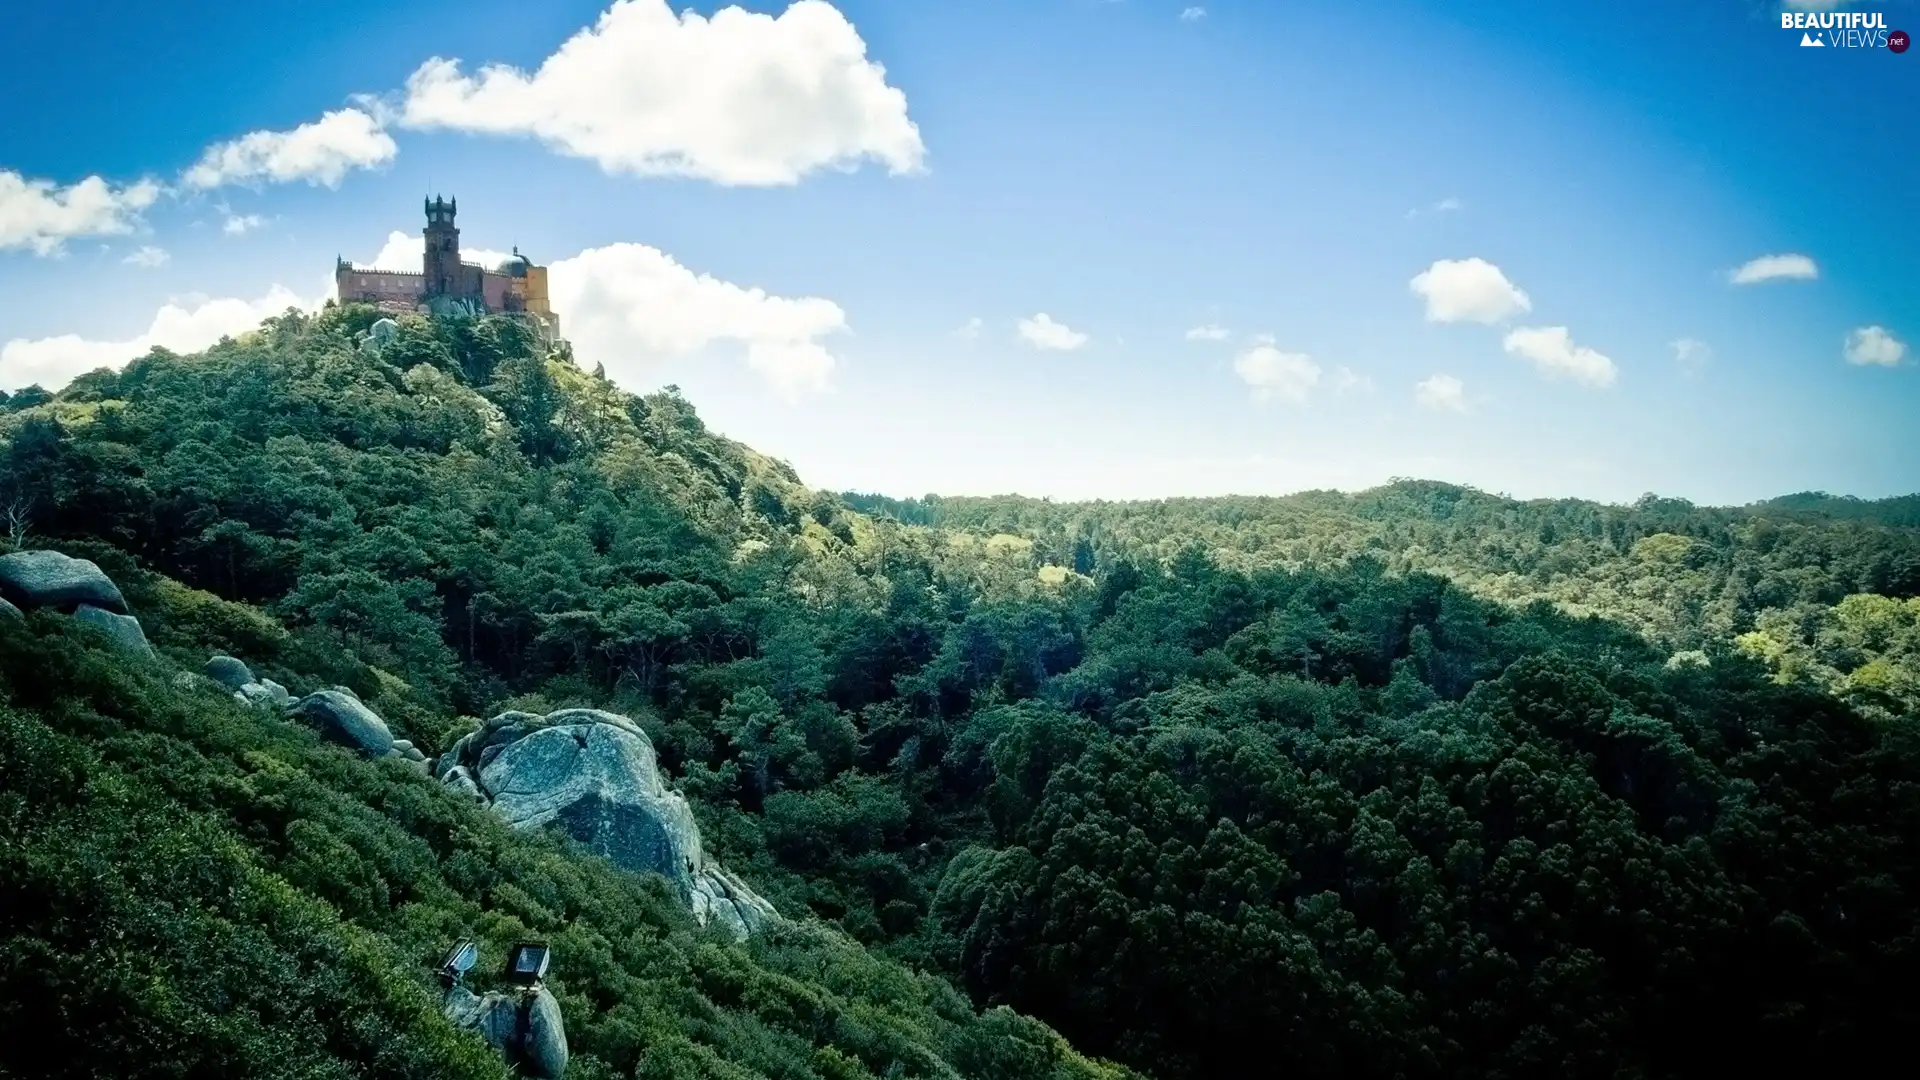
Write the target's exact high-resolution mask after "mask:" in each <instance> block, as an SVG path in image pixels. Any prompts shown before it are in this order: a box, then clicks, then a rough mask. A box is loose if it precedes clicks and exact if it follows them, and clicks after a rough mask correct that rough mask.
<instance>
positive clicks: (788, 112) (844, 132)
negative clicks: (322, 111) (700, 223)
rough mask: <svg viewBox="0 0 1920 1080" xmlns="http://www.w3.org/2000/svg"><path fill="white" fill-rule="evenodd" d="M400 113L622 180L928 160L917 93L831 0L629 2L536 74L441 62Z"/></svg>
mask: <svg viewBox="0 0 1920 1080" xmlns="http://www.w3.org/2000/svg"><path fill="white" fill-rule="evenodd" d="M398 115H399V122H400V123H401V124H403V125H405V126H408V127H413V128H447V129H452V130H457V131H467V132H474V133H483V134H490V135H517V136H531V137H533V138H536V139H539V140H541V141H542V142H544V143H546V144H547V145H548V146H550V147H552V148H553V149H555V150H557V151H559V152H561V153H564V154H569V155H572V156H575V157H581V158H586V159H588V160H591V161H593V162H595V163H596V164H598V165H599V166H600V167H601V168H602V169H604V170H606V171H607V172H609V173H629V174H634V175H639V176H686V177H693V178H697V179H702V180H711V181H714V182H717V183H721V184H737V185H777V184H791V183H795V182H796V181H798V180H799V179H800V178H801V177H802V176H804V175H805V174H807V173H810V172H812V171H814V170H816V169H821V168H852V167H854V166H855V165H857V164H858V163H859V162H861V161H863V160H868V159H875V160H878V161H881V162H884V163H885V164H886V165H887V167H888V168H889V170H890V171H892V172H894V173H909V172H915V171H918V170H919V169H920V168H922V166H923V162H924V159H925V156H926V148H925V146H924V145H923V144H922V143H921V141H920V132H919V129H918V128H917V127H916V126H915V125H914V123H913V121H911V120H910V119H908V117H907V98H906V95H905V94H904V93H902V92H901V91H900V90H898V89H897V88H895V87H892V86H889V85H887V81H886V70H885V69H884V68H883V67H881V66H880V65H879V64H878V63H875V62H874V61H872V60H869V59H868V58H867V46H866V42H864V41H862V40H861V38H860V34H859V33H858V32H857V31H856V30H855V29H854V27H853V24H852V23H850V22H848V21H847V19H846V17H845V16H844V15H842V14H841V13H840V12H839V11H837V10H835V9H834V8H833V6H832V5H830V4H827V3H825V2H823V0H798V2H796V3H794V4H793V5H791V6H790V7H788V8H787V9H786V11H784V12H782V13H781V14H780V15H779V16H777V17H775V16H770V15H763V14H756V13H752V12H747V11H744V10H742V9H740V8H738V7H728V8H724V9H722V10H720V11H718V12H716V13H715V14H714V15H713V16H712V17H711V18H704V17H702V16H700V15H698V14H696V13H694V12H692V11H687V12H684V13H682V14H680V15H677V16H676V15H675V14H674V12H673V10H672V9H671V8H670V7H669V6H668V3H667V0H617V2H616V3H614V4H613V6H611V7H609V8H608V9H607V10H606V11H605V12H604V13H602V14H601V16H600V19H599V21H598V22H596V23H595V24H594V25H593V26H592V27H590V28H588V29H585V30H582V31H581V32H579V33H578V34H576V35H574V36H573V37H572V38H571V39H569V40H568V41H567V42H565V43H564V44H562V45H561V46H560V48H559V49H558V50H557V51H556V52H554V53H553V55H551V56H549V57H547V59H546V60H545V61H544V62H543V63H542V64H541V65H540V67H539V69H538V70H536V71H534V72H531V73H529V72H526V71H522V70H520V69H518V68H514V67H511V66H507V65H501V64H495V65H488V66H485V67H482V68H480V69H479V70H478V71H477V72H476V73H474V74H468V73H466V72H464V71H463V70H462V69H461V67H460V63H459V61H457V60H448V59H443V58H439V57H436V58H434V59H432V60H429V61H428V62H427V63H425V64H423V65H421V66H420V68H419V69H418V70H416V71H415V72H414V73H413V75H412V76H410V77H409V78H408V80H407V85H406V89H405V91H404V94H403V98H402V100H401V102H400V104H399V106H398Z"/></svg>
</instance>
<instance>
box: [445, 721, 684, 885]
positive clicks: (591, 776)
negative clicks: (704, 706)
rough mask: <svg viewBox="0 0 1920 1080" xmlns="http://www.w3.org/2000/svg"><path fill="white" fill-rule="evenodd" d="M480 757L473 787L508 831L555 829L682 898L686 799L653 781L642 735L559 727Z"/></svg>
mask: <svg viewBox="0 0 1920 1080" xmlns="http://www.w3.org/2000/svg"><path fill="white" fill-rule="evenodd" d="M495 750H497V751H498V753H497V754H495V755H494V756H493V757H491V758H489V757H487V756H486V755H487V754H488V753H490V752H492V751H495ZM481 753H482V759H481V760H482V764H481V767H480V777H479V778H480V786H481V788H483V789H484V790H485V791H486V792H487V794H488V795H489V796H491V798H492V800H493V809H494V812H495V813H497V814H499V815H500V816H501V817H504V818H506V819H507V822H508V823H509V824H511V825H513V826H514V827H515V828H522V829H530V828H536V827H538V826H542V825H548V824H555V825H558V826H560V827H561V828H562V829H563V830H564V831H565V832H566V833H567V834H568V835H570V836H572V837H574V838H575V839H576V840H579V841H580V842H581V843H583V844H585V845H587V846H588V847H590V848H593V849H594V850H596V851H599V852H600V853H602V854H604V855H606V856H607V857H608V858H609V859H612V860H613V862H614V864H615V865H617V866H620V867H622V868H624V869H627V870H634V871H639V872H643V873H644V872H646V871H652V872H654V873H658V874H662V875H665V876H666V877H667V878H669V879H670V880H672V881H674V882H675V883H676V884H678V885H679V886H680V887H681V890H682V891H683V892H685V891H686V890H687V889H688V888H689V887H691V885H692V884H693V875H694V873H695V871H696V870H697V868H698V866H699V863H700V830H699V827H698V826H697V825H695V824H694V820H693V811H692V810H691V809H690V808H689V807H688V806H687V803H686V800H685V799H683V798H681V797H680V795H679V794H678V793H675V792H670V791H668V790H667V789H666V786H665V785H664V784H662V783H661V782H660V771H659V767H658V766H657V765H656V764H655V761H654V755H653V745H652V744H651V743H649V742H648V741H647V740H646V737H645V736H644V735H639V734H637V733H635V732H632V731H628V730H626V729H624V728H621V727H616V726H614V725H612V724H566V725H562V726H559V727H549V728H542V729H540V730H538V731H534V732H531V733H529V734H527V735H524V736H522V737H521V738H519V739H516V740H514V741H513V742H510V743H507V744H505V745H504V746H496V747H488V748H487V749H486V750H483V751H482V752H481Z"/></svg>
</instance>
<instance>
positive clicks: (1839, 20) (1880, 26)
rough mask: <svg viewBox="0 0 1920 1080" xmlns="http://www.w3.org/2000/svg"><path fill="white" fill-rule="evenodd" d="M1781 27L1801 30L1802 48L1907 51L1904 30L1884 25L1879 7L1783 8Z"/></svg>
mask: <svg viewBox="0 0 1920 1080" xmlns="http://www.w3.org/2000/svg"><path fill="white" fill-rule="evenodd" d="M1780 29H1782V30H1798V31H1800V46H1801V48H1829V47H1831V48H1836V49H1888V50H1891V51H1893V52H1896V53H1903V52H1906V51H1907V46H1908V45H1909V44H1910V43H1911V39H1910V38H1909V37H1908V36H1907V32H1906V31H1905V30H1892V29H1889V28H1888V27H1887V17H1886V15H1885V14H1884V13H1882V12H1878V11H1783V12H1781V13H1780Z"/></svg>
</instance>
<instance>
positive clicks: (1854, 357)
mask: <svg viewBox="0 0 1920 1080" xmlns="http://www.w3.org/2000/svg"><path fill="white" fill-rule="evenodd" d="M1845 355H1846V358H1847V363H1849V364H1878V365H1880V366H1881V367H1894V366H1896V365H1898V364H1899V363H1900V361H1901V360H1903V359H1905V358H1906V355H1907V343H1906V342H1904V341H1901V340H1900V339H1899V338H1896V337H1894V336H1893V335H1892V334H1890V333H1888V332H1887V328H1886V327H1884V326H1862V327H1860V328H1859V329H1857V330H1855V331H1853V332H1852V333H1850V334H1848V335H1847V344H1846V349H1845Z"/></svg>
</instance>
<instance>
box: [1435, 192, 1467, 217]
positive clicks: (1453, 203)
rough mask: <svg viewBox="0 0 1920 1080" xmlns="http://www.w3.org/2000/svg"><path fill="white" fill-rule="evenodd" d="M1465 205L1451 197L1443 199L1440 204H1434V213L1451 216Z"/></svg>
mask: <svg viewBox="0 0 1920 1080" xmlns="http://www.w3.org/2000/svg"><path fill="white" fill-rule="evenodd" d="M1463 205H1465V204H1463V203H1462V202H1461V201H1460V200H1459V199H1457V198H1455V197H1454V196H1451V195H1449V196H1447V197H1446V198H1444V199H1441V200H1440V201H1439V202H1437V203H1434V204H1433V212H1434V213H1436V214H1451V213H1453V212H1454V211H1455V210H1458V209H1460V208H1461V207H1462V206H1463Z"/></svg>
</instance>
